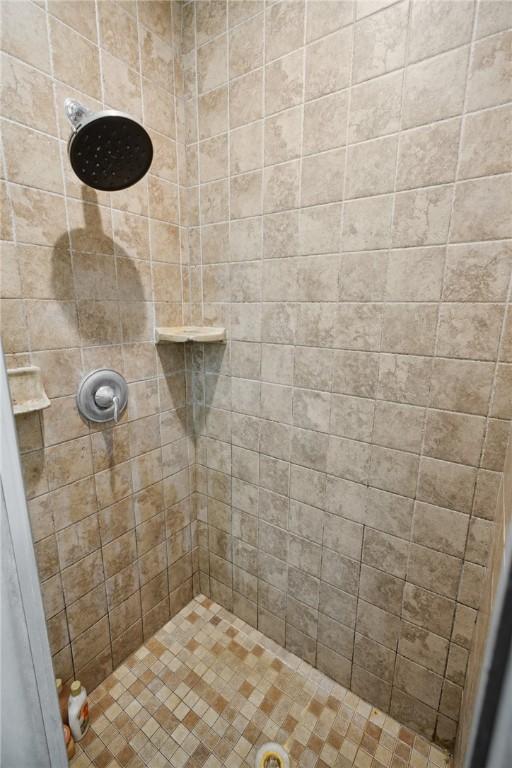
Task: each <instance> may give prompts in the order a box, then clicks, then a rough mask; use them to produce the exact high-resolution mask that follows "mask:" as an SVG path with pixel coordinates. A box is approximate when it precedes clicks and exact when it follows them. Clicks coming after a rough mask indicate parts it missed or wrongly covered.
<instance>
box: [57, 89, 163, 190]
mask: <svg viewBox="0 0 512 768" xmlns="http://www.w3.org/2000/svg"><path fill="white" fill-rule="evenodd" d="M64 108H65V110H66V115H67V118H68V120H69V121H70V123H71V125H72V126H73V133H72V134H71V136H70V137H69V141H68V156H69V161H70V163H71V167H72V168H73V170H74V172H75V173H76V175H77V176H78V178H79V179H80V180H81V181H83V182H84V184H87V185H88V186H89V187H93V188H94V189H101V190H103V191H105V192H115V191H117V190H120V189H126V188H127V187H131V186H132V184H135V183H136V182H137V181H139V180H140V179H142V177H143V176H144V175H145V174H146V173H147V172H148V171H149V168H150V166H151V161H152V160H153V144H152V143H151V139H150V137H149V134H148V132H147V131H146V130H145V129H144V128H143V127H142V125H140V124H139V123H138V122H137V121H136V120H133V119H132V118H131V117H130V116H129V115H125V114H124V112H117V111H116V110H113V109H109V110H105V111H103V112H91V111H90V110H88V109H86V108H85V107H83V106H82V105H81V104H80V103H79V102H77V101H74V100H73V99H66V101H65V102H64Z"/></svg>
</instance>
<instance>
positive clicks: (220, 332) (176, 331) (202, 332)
mask: <svg viewBox="0 0 512 768" xmlns="http://www.w3.org/2000/svg"><path fill="white" fill-rule="evenodd" d="M155 340H156V343H157V344H161V343H163V342H176V343H178V344H184V343H185V342H186V341H198V342H201V343H202V344H206V343H209V342H212V341H217V342H218V341H226V329H225V328H221V327H215V326H206V325H204V326H203V325H178V326H175V327H173V328H155Z"/></svg>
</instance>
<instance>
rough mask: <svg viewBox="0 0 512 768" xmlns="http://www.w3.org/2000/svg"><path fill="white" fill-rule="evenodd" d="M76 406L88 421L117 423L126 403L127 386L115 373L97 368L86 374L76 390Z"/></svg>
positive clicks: (118, 374)
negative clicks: (112, 421)
mask: <svg viewBox="0 0 512 768" xmlns="http://www.w3.org/2000/svg"><path fill="white" fill-rule="evenodd" d="M76 400H77V406H78V410H79V412H80V414H81V415H82V416H83V417H84V418H85V419H88V420H89V421H95V422H102V421H111V420H112V419H113V420H114V422H116V423H117V422H118V421H119V416H120V415H121V413H122V412H123V411H124V409H125V408H126V404H127V402H128V385H127V383H126V381H125V380H124V378H123V377H122V376H121V374H120V373H118V372H117V371H113V370H111V369H109V368H99V369H98V370H96V371H91V373H88V374H87V375H86V376H84V378H83V379H82V381H81V382H80V386H79V388H78V394H77V398H76Z"/></svg>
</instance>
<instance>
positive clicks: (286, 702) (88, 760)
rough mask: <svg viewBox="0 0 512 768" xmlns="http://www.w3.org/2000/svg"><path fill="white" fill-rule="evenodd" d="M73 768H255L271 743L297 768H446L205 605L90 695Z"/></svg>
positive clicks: (436, 753)
mask: <svg viewBox="0 0 512 768" xmlns="http://www.w3.org/2000/svg"><path fill="white" fill-rule="evenodd" d="M90 703H91V727H90V729H89V732H88V733H87V735H86V736H85V738H84V739H82V741H81V742H80V744H78V745H77V753H76V756H75V758H74V759H73V761H72V766H73V768H87V766H97V768H118V767H120V768H221V767H222V766H226V768H237V767H238V766H243V768H248V767H250V768H253V766H254V760H255V755H256V752H257V750H258V747H259V746H260V745H261V744H263V743H264V742H266V741H277V742H279V743H281V744H283V745H284V746H285V747H286V749H287V750H288V751H289V754H290V759H291V765H292V766H293V768H351V767H352V766H355V768H409V767H410V768H445V767H446V766H449V765H450V760H449V757H448V755H447V754H446V753H444V752H443V751H441V750H440V749H438V748H437V747H435V746H434V745H431V744H429V743H428V742H427V741H425V739H423V738H421V737H420V736H417V735H416V734H414V733H413V732H412V731H410V730H409V729H408V728H404V727H402V726H401V725H400V724H399V723H397V722H396V721H395V720H393V719H392V718H390V717H389V716H387V715H386V714H384V713H383V712H381V711H380V710H378V709H375V708H374V707H372V706H371V705H370V704H368V703H366V702H365V701H363V700H362V699H360V698H359V697H358V696H356V695H354V694H353V693H350V692H349V691H347V690H346V689H345V688H343V687H342V686H340V685H338V684H337V683H334V682H333V681H332V680H330V679H329V678H327V677H326V676H325V675H323V674H321V673H319V672H318V671H317V670H315V669H314V668H313V667H311V666H310V665H309V664H306V663H305V662H303V661H302V660H301V659H299V658H298V657H296V656H294V655H293V654H291V653H289V652H288V651H286V650H284V649H283V648H281V647H280V646H278V645H276V644H275V643H274V642H273V641H272V640H269V639H268V638H266V637H264V636H263V635H262V634H261V633H260V632H258V631H257V630H255V629H253V628H252V627H251V626H249V625H248V624H246V623H245V622H243V621H241V620H240V619H237V618H236V617H235V616H233V615H232V614H230V613H229V612H228V611H226V610H224V608H222V607H221V606H219V605H217V604H216V603H214V602H212V601H211V600H209V599H208V598H206V597H203V596H199V597H197V598H196V599H194V600H192V602H190V603H189V604H188V605H187V606H186V607H185V608H184V609H183V610H182V611H180V613H179V614H177V615H176V616H175V617H174V618H173V619H172V620H171V621H169V622H168V623H167V624H166V625H165V626H164V627H163V628H162V629H161V630H160V631H159V632H157V633H156V635H155V636H154V637H153V638H151V640H148V642H146V643H145V644H144V645H143V646H142V647H141V648H139V649H138V650H137V651H136V652H135V653H134V654H132V655H131V656H130V657H129V658H128V659H127V660H126V661H125V662H124V663H123V664H122V665H121V666H120V667H119V668H118V669H116V671H115V672H113V673H112V674H111V675H110V676H109V677H108V678H107V679H106V680H105V681H104V682H103V683H102V684H101V685H100V686H98V688H96V690H94V691H93V692H92V693H91V695H90Z"/></svg>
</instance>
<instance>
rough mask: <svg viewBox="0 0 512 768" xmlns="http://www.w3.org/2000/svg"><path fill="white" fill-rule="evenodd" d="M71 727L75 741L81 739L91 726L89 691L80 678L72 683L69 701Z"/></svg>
mask: <svg viewBox="0 0 512 768" xmlns="http://www.w3.org/2000/svg"><path fill="white" fill-rule="evenodd" d="M68 719H69V727H70V728H71V733H72V734H73V738H74V740H75V741H80V739H81V738H83V737H84V736H85V734H86V733H87V729H88V728H89V704H88V702H87V691H86V690H85V688H84V687H83V686H82V683H81V682H80V680H74V681H73V682H72V683H71V693H70V696H69V701H68Z"/></svg>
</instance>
